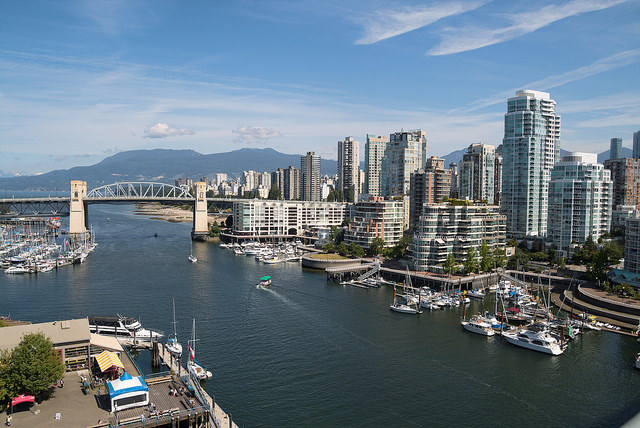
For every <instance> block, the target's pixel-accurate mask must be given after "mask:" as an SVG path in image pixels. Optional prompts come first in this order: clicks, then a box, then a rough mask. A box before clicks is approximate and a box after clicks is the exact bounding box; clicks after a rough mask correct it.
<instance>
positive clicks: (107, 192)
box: [86, 181, 194, 200]
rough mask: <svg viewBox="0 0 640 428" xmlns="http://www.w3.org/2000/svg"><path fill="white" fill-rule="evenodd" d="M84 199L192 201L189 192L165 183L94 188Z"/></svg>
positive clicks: (140, 183) (138, 183)
mask: <svg viewBox="0 0 640 428" xmlns="http://www.w3.org/2000/svg"><path fill="white" fill-rule="evenodd" d="M86 199H185V200H193V199H194V197H193V195H191V193H190V192H189V190H187V189H185V188H182V187H177V186H173V185H171V184H166V183H153V182H141V181H139V182H127V183H114V184H108V185H106V186H101V187H96V188H95V189H92V190H91V191H90V192H88V193H87V197H86Z"/></svg>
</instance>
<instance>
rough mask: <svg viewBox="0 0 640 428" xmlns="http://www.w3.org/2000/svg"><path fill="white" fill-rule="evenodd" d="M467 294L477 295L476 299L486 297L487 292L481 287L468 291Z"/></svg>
mask: <svg viewBox="0 0 640 428" xmlns="http://www.w3.org/2000/svg"><path fill="white" fill-rule="evenodd" d="M467 296H469V297H475V298H476V299H484V296H485V293H484V291H482V290H481V289H479V288H474V289H473V290H469V291H467Z"/></svg>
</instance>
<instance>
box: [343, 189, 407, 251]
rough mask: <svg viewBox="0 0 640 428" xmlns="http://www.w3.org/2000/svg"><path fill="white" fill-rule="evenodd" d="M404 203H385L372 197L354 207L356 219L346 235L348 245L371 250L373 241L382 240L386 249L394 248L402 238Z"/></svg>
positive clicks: (350, 223) (350, 224) (354, 218)
mask: <svg viewBox="0 0 640 428" xmlns="http://www.w3.org/2000/svg"><path fill="white" fill-rule="evenodd" d="M402 212H403V209H402V201H385V200H383V199H382V198H380V197H372V198H371V199H370V200H369V201H366V202H365V201H361V202H358V203H357V204H355V205H354V217H353V219H352V220H351V221H350V222H349V227H348V229H347V230H346V231H345V234H344V242H345V243H346V244H351V243H355V244H358V245H360V246H361V247H362V248H365V249H367V248H369V247H370V245H371V241H373V240H374V239H375V238H381V239H382V240H383V241H384V244H385V247H392V246H394V245H395V244H397V243H398V241H399V240H400V238H402V231H403V227H402Z"/></svg>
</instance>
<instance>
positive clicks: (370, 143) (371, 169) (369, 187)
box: [364, 134, 389, 196]
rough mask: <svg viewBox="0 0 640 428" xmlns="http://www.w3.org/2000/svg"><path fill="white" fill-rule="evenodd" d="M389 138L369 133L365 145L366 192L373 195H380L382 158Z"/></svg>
mask: <svg viewBox="0 0 640 428" xmlns="http://www.w3.org/2000/svg"><path fill="white" fill-rule="evenodd" d="M388 143H389V138H388V137H386V136H384V135H381V136H375V135H370V134H368V135H367V142H366V143H365V146H364V171H365V177H364V193H366V194H368V195H371V196H380V195H381V193H380V192H381V189H380V173H381V171H382V158H383V157H384V152H385V150H386V149H387V144H388Z"/></svg>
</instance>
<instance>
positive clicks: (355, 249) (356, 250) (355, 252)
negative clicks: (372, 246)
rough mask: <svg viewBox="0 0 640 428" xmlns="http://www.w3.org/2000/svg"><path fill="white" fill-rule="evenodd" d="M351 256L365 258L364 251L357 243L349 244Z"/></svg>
mask: <svg viewBox="0 0 640 428" xmlns="http://www.w3.org/2000/svg"><path fill="white" fill-rule="evenodd" d="M349 254H351V255H352V256H353V257H363V256H364V249H363V248H362V247H361V246H360V245H358V244H356V243H355V242H352V243H351V244H349Z"/></svg>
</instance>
